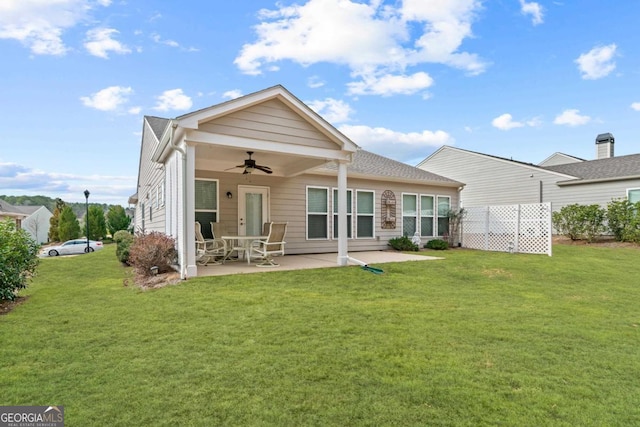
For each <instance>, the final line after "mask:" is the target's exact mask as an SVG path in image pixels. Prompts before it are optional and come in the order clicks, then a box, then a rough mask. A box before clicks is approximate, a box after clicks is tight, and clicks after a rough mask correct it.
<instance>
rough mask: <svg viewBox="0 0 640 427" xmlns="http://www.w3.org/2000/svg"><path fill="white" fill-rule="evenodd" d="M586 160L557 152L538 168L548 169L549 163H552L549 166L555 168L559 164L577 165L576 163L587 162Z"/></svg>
mask: <svg viewBox="0 0 640 427" xmlns="http://www.w3.org/2000/svg"><path fill="white" fill-rule="evenodd" d="M585 161H586V160H585V159H581V158H580V157H576V156H572V155H571V154H565V153H560V152H555V153H553V154H552V155H550V156H549V157H547V158H546V159H544V160H543V161H541V162H540V163H538V166H541V167H546V166H547V165H546V164H547V163H551V162H553V163H552V164H550V165H549V166H555V165H559V164H563V165H564V164H567V163H575V162H585Z"/></svg>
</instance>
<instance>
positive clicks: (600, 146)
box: [596, 133, 615, 160]
mask: <svg viewBox="0 0 640 427" xmlns="http://www.w3.org/2000/svg"><path fill="white" fill-rule="evenodd" d="M614 142H615V140H614V138H613V135H612V134H610V133H601V134H600V135H598V136H596V160H600V159H608V158H610V157H613V143H614Z"/></svg>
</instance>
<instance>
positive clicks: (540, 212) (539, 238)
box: [462, 203, 551, 256]
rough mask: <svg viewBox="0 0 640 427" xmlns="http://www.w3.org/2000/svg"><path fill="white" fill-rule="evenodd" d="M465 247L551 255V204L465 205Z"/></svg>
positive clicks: (463, 240) (463, 227) (463, 239)
mask: <svg viewBox="0 0 640 427" xmlns="http://www.w3.org/2000/svg"><path fill="white" fill-rule="evenodd" d="M465 211H466V214H465V217H464V219H463V222H462V246H464V247H465V248H471V249H482V250H485V251H498V252H523V253H530V254H547V255H549V256H551V203H535V204H528V205H505V206H487V207H479V208H465Z"/></svg>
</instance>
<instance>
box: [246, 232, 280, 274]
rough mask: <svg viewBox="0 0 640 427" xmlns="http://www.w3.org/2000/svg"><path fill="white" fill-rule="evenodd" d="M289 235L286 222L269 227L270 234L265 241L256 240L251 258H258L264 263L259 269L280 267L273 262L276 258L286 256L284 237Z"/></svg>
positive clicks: (250, 254)
mask: <svg viewBox="0 0 640 427" xmlns="http://www.w3.org/2000/svg"><path fill="white" fill-rule="evenodd" d="M286 234H287V223H286V222H272V223H270V226H269V234H268V235H267V238H266V239H265V240H254V241H253V242H252V243H251V248H250V251H249V258H250V259H251V258H258V259H261V260H262V261H261V262H260V263H258V264H256V266H257V267H278V266H279V265H280V264H276V262H275V261H274V260H273V257H274V256H277V255H284V245H285V244H286V243H287V242H285V241H284V236H285V235H286Z"/></svg>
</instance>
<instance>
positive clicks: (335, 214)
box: [333, 188, 353, 239]
mask: <svg viewBox="0 0 640 427" xmlns="http://www.w3.org/2000/svg"><path fill="white" fill-rule="evenodd" d="M352 205H353V191H352V190H347V238H349V239H351V238H352V237H353V234H352V232H353V230H352V229H353V224H352V218H353V210H352ZM333 238H334V239H337V238H338V190H337V189H335V188H334V189H333Z"/></svg>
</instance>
